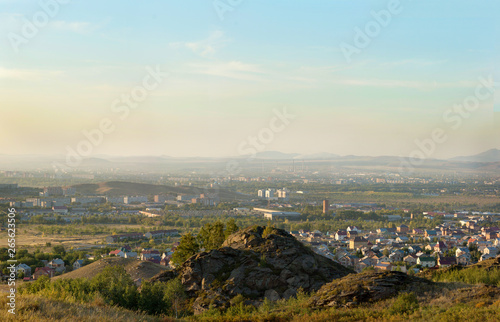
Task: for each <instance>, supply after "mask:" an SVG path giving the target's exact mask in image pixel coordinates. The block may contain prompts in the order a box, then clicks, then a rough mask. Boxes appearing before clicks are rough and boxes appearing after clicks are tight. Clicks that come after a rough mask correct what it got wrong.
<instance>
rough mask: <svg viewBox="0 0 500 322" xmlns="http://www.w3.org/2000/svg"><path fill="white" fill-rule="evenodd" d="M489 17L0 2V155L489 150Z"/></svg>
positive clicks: (345, 8) (259, 3)
mask: <svg viewBox="0 0 500 322" xmlns="http://www.w3.org/2000/svg"><path fill="white" fill-rule="evenodd" d="M65 2H67V3H65ZM41 3H44V4H46V5H44V6H41ZM498 21H500V2H499V1H458V0H453V1H451V0H450V1H434V0H432V1H410V0H401V1H352V0H330V1H314V2H313V1H290V0H287V1H285V0H282V1H264V0H241V1H238V0H216V1H211V0H210V1H209V0H206V1H190V0H182V1H181V0H178V1H167V0H165V1H159V0H157V1H140V2H139V1H123V0H121V1H117V0H106V1H93V0H86V1H60V2H57V1H56V0H43V1H41V2H39V1H23V0H21V1H19V0H16V1H14V0H0V48H1V49H0V106H1V112H2V114H1V115H2V122H1V126H0V149H1V150H0V153H5V154H28V153H29V154H38V153H43V154H65V153H67V149H68V148H70V149H73V150H75V151H77V150H78V149H80V151H86V152H85V153H86V154H89V155H90V154H92V155H93V154H112V155H136V154H141V155H171V156H236V155H238V154H242V153H245V152H249V150H251V149H255V150H279V151H282V152H297V153H304V154H306V153H318V152H330V153H336V154H341V155H347V154H357V155H402V156H408V155H410V154H411V153H413V154H414V155H418V154H419V153H420V154H421V155H423V156H425V157H435V158H444V157H452V156H456V155H466V154H473V153H478V152H482V151H484V150H487V149H490V148H500V139H499V138H500V136H499V132H500V130H499V129H500V117H499V114H500V105H496V106H495V108H494V103H493V102H494V100H493V96H494V95H493V94H492V93H493V91H494V90H495V88H494V87H492V86H491V77H492V75H494V74H495V73H496V75H497V78H496V81H497V82H498V81H500V77H498V76H500V73H499V72H498V70H497V71H495V68H496V67H497V66H498V64H499V62H500V59H499V58H500V50H499V49H500V46H499V43H500V39H499V37H500V27H499V26H500V24H496V23H497V22H498ZM158 69H159V70H160V71H161V73H158V72H153V73H151V71H152V70H158ZM162 73H165V74H166V73H168V76H165V75H164V74H162ZM481 79H482V80H481ZM488 79H489V81H488ZM144 81H145V83H144ZM484 84H486V85H484ZM488 84H489V85H488ZM478 86H479V88H478ZM496 88H500V86H496ZM498 94H500V91H497V98H499V97H500V95H498ZM127 97H130V98H129V99H128V101H129V102H128V103H127V102H126V100H127V99H126V98H127ZM134 97H135V98H134ZM497 101H500V99H498V100H497ZM127 104H128V105H127ZM455 104H468V106H469V107H470V111H467V110H465V109H464V110H453V108H454V105H455ZM133 106H135V107H134V108H129V107H133ZM125 110H129V111H128V112H126V111H125ZM277 111H279V113H282V114H283V113H285V114H290V115H293V116H294V117H291V116H288V117H287V116H285V117H283V116H282V117H281V118H279V117H277V116H276V113H277ZM101 123H104V125H102V124H101ZM99 126H102V127H103V128H104V129H105V130H106V131H105V132H106V133H103V134H102V136H101V135H99V134H96V133H97V132H96V129H98V128H99ZM85 130H86V131H91V133H93V134H94V136H93V140H94V143H88V142H87V143H85V142H84V141H85V140H87V139H86V137H85V135H84V134H83V132H82V131H85ZM99 131H101V130H99ZM433 133H434V136H435V138H433ZM252 137H254V138H252ZM416 140H419V141H420V142H425V143H422V144H420V145H419V144H418V143H416ZM431 140H432V142H433V143H431ZM82 142H83V143H82Z"/></svg>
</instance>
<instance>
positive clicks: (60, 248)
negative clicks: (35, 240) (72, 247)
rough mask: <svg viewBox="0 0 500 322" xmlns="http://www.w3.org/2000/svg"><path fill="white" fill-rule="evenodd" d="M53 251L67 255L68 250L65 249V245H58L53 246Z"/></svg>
mask: <svg viewBox="0 0 500 322" xmlns="http://www.w3.org/2000/svg"><path fill="white" fill-rule="evenodd" d="M52 251H53V252H54V254H56V255H61V256H64V255H66V250H65V249H64V246H63V245H57V246H54V247H52Z"/></svg>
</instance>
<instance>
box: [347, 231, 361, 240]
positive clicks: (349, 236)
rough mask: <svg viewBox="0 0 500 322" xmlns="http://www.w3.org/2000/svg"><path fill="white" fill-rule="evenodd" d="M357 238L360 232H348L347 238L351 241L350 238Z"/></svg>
mask: <svg viewBox="0 0 500 322" xmlns="http://www.w3.org/2000/svg"><path fill="white" fill-rule="evenodd" d="M356 236H358V232H357V231H355V230H352V231H348V232H347V238H349V239H350V238H353V237H356Z"/></svg>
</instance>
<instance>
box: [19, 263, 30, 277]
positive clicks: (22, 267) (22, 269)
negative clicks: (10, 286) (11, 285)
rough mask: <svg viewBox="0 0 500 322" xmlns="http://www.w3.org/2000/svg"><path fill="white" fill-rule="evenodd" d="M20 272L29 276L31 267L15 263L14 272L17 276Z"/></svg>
mask: <svg viewBox="0 0 500 322" xmlns="http://www.w3.org/2000/svg"><path fill="white" fill-rule="evenodd" d="M20 273H23V275H24V276H31V267H29V266H28V265H26V264H19V265H17V266H16V274H17V275H18V276H19V274H20Z"/></svg>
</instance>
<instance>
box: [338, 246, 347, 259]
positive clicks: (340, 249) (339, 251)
mask: <svg viewBox="0 0 500 322" xmlns="http://www.w3.org/2000/svg"><path fill="white" fill-rule="evenodd" d="M345 255H349V252H347V251H346V250H345V249H343V248H338V249H337V250H336V252H335V257H337V259H340V258H342V257H344V256H345Z"/></svg>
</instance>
